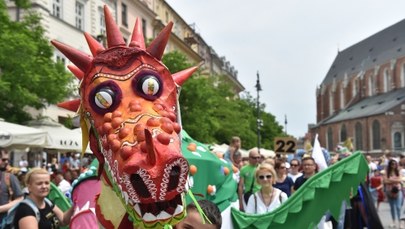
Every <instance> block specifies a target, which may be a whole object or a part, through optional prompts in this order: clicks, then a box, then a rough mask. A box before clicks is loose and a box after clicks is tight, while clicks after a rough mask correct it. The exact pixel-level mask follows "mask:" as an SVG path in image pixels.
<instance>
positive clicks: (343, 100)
mask: <svg viewBox="0 0 405 229" xmlns="http://www.w3.org/2000/svg"><path fill="white" fill-rule="evenodd" d="M344 107H345V89H344V88H343V85H341V87H340V109H343V108H344Z"/></svg>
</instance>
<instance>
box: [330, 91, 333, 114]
mask: <svg viewBox="0 0 405 229" xmlns="http://www.w3.org/2000/svg"><path fill="white" fill-rule="evenodd" d="M333 94H334V93H333V92H332V91H330V92H329V115H332V114H333V112H334V109H333V100H334V96H333Z"/></svg>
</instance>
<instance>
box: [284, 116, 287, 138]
mask: <svg viewBox="0 0 405 229" xmlns="http://www.w3.org/2000/svg"><path fill="white" fill-rule="evenodd" d="M284 126H285V135H287V115H284Z"/></svg>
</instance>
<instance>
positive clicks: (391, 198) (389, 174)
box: [384, 159, 404, 228]
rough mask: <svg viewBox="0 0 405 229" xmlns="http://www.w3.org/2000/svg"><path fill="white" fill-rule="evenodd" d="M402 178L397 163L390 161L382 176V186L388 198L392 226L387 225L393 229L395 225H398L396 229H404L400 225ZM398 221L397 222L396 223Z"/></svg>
mask: <svg viewBox="0 0 405 229" xmlns="http://www.w3.org/2000/svg"><path fill="white" fill-rule="evenodd" d="M401 179H402V176H401V174H400V172H399V167H398V162H397V161H395V160H393V159H390V160H389V161H388V165H387V168H386V172H385V174H384V185H385V190H386V196H387V198H388V203H389V204H390V209H391V217H392V224H391V225H389V227H390V228H394V227H395V226H396V223H398V228H404V225H402V224H401V220H400V215H401V205H402V198H403V196H402V192H401V191H400V190H401V189H402V188H401ZM396 221H398V222H396Z"/></svg>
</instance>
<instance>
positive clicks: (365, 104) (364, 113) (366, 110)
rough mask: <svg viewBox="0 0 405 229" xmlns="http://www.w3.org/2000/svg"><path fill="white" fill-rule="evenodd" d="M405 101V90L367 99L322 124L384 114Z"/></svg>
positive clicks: (401, 89)
mask: <svg viewBox="0 0 405 229" xmlns="http://www.w3.org/2000/svg"><path fill="white" fill-rule="evenodd" d="M404 101H405V88H400V89H397V90H394V91H390V92H387V93H384V94H381V95H375V96H372V97H368V98H365V99H363V100H361V101H359V102H358V103H356V104H354V105H352V106H350V107H348V108H346V109H343V110H341V111H340V112H339V113H338V114H336V115H335V116H333V117H331V118H329V119H327V120H324V121H323V122H322V123H320V124H329V123H334V122H339V121H344V120H350V119H355V118H362V117H368V116H373V115H378V114H384V113H385V112H387V111H389V110H390V109H392V108H394V107H396V106H398V105H399V104H401V103H403V102H404Z"/></svg>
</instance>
